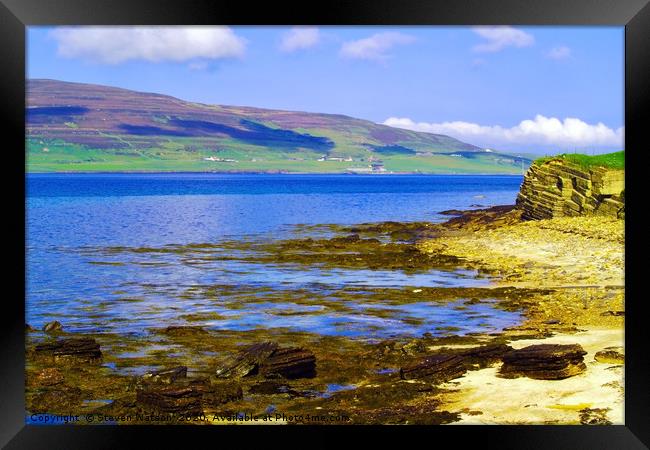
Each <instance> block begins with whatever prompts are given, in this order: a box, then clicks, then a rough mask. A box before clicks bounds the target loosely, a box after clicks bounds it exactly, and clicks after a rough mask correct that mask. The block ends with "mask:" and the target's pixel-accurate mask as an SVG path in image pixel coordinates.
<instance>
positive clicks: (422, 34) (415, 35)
mask: <svg viewBox="0 0 650 450" xmlns="http://www.w3.org/2000/svg"><path fill="white" fill-rule="evenodd" d="M27 47H28V48H27V59H28V61H27V75H28V77H29V78H51V79H59V80H66V81H78V82H85V83H97V84H105V85H110V86H119V87H124V88H128V89H134V90H138V91H148V92H159V93H164V94H168V95H172V96H175V97H178V98H181V99H184V100H190V101H196V102H202V103H215V104H227V105H246V106H257V107H262V108H274V109H288V110H300V111H311V112H326V113H337V114H346V115H350V116H353V117H358V118H363V119H367V120H371V121H374V122H378V123H386V124H387V125H391V126H398V127H402V128H409V129H415V130H420V131H427V132H436V133H442V134H448V135H451V136H454V137H456V138H459V139H461V140H464V141H466V142H470V143H472V144H476V145H479V146H483V147H489V148H498V149H503V150H510V151H527V152H531V151H532V152H538V153H547V152H552V151H566V150H573V149H574V148H576V149H578V150H580V151H588V152H589V151H595V152H602V151H609V150H618V149H621V148H622V146H623V141H622V139H623V131H624V130H623V129H622V127H623V125H624V113H623V112H624V103H623V98H624V96H623V93H624V29H623V28H622V27H555V26H554V27H478V28H476V27H307V28H300V27H298V28H296V27H229V28H226V27H192V28H190V29H188V28H186V27H171V28H170V27H154V28H151V27H149V28H147V27H145V28H137V27H136V28H134V27H129V28H116V27H75V28H45V27H30V28H29V30H28V40H27Z"/></svg>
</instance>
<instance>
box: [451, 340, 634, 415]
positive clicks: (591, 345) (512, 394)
mask: <svg viewBox="0 0 650 450" xmlns="http://www.w3.org/2000/svg"><path fill="white" fill-rule="evenodd" d="M540 343H544V344H576V343H577V344H580V345H582V347H583V348H584V349H585V351H586V352H588V353H587V355H585V364H586V365H587V370H586V371H585V373H583V374H581V375H577V376H574V377H571V378H567V379H564V380H533V379H530V378H526V377H522V378H515V379H506V378H499V377H498V376H497V372H498V369H499V367H500V364H499V365H496V366H494V367H490V368H487V369H482V370H476V371H470V372H467V374H466V375H465V376H463V377H462V378H459V379H456V380H454V381H452V382H448V383H446V384H445V385H443V386H442V387H445V388H448V389H459V391H458V392H454V393H451V394H446V395H445V396H444V401H445V403H446V404H445V409H447V410H448V411H452V412H458V411H465V412H463V413H461V420H460V421H459V422H456V423H457V424H501V425H504V424H558V423H561V424H578V423H580V419H579V415H580V412H579V411H580V410H581V409H583V408H592V409H593V408H609V411H607V414H606V416H607V419H608V420H609V421H610V422H612V423H613V424H624V395H623V387H624V366H623V365H613V364H605V363H600V362H597V361H595V360H594V354H595V353H596V352H597V351H599V350H602V349H603V348H604V347H609V346H615V345H616V346H623V344H624V332H623V329H610V328H589V329H587V330H586V331H585V332H578V333H575V334H557V335H555V336H553V337H550V338H547V339H527V340H519V341H513V342H511V343H510V345H511V346H512V347H513V348H522V347H525V346H528V345H533V344H540ZM470 411H480V412H482V414H480V415H472V414H469V412H470Z"/></svg>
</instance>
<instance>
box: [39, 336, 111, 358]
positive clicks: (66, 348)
mask: <svg viewBox="0 0 650 450" xmlns="http://www.w3.org/2000/svg"><path fill="white" fill-rule="evenodd" d="M35 352H36V355H37V356H39V357H45V358H51V359H53V360H54V361H58V360H61V359H65V360H68V359H73V360H79V361H85V362H96V361H99V360H100V359H101V358H102V352H101V350H100V347H99V344H98V343H97V341H95V339H93V338H69V339H58V340H56V341H54V342H46V343H43V344H39V345H37V346H36V348H35Z"/></svg>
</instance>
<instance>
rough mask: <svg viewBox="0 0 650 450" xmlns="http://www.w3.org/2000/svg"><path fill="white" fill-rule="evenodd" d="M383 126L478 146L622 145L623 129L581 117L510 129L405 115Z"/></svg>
mask: <svg viewBox="0 0 650 450" xmlns="http://www.w3.org/2000/svg"><path fill="white" fill-rule="evenodd" d="M383 123H384V125H388V126H391V127H397V128H405V129H407V130H414V131H424V132H427V133H435V134H445V135H448V136H451V137H454V138H457V139H460V140H461V141H465V142H470V143H473V144H476V145H480V146H483V147H485V146H497V147H498V146H499V145H504V144H506V145H507V144H517V145H526V146H529V145H543V146H549V145H551V146H556V147H560V148H562V149H570V148H574V147H589V146H593V147H614V148H618V149H622V148H623V147H624V128H623V127H620V128H618V129H615V130H614V129H612V128H609V127H607V126H606V125H605V124H603V123H600V122H599V123H597V124H595V125H593V124H588V123H586V122H584V121H582V120H580V119H576V118H571V117H568V118H565V119H564V120H560V119H558V118H555V117H545V116H542V115H540V114H538V115H536V116H535V118H534V119H532V120H522V121H521V122H520V123H519V125H516V126H514V127H512V128H503V127H501V126H498V125H495V126H486V125H479V124H476V123H471V122H442V123H426V122H417V123H416V122H414V121H413V120H411V119H408V118H398V117H390V118H388V119H386V120H385V121H384V122H383Z"/></svg>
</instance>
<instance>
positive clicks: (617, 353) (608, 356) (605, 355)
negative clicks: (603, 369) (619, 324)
mask: <svg viewBox="0 0 650 450" xmlns="http://www.w3.org/2000/svg"><path fill="white" fill-rule="evenodd" d="M594 359H595V360H596V361H598V362H601V363H606V364H625V353H624V352H623V347H607V348H606V349H604V350H601V351H599V352H596V355H594Z"/></svg>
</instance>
